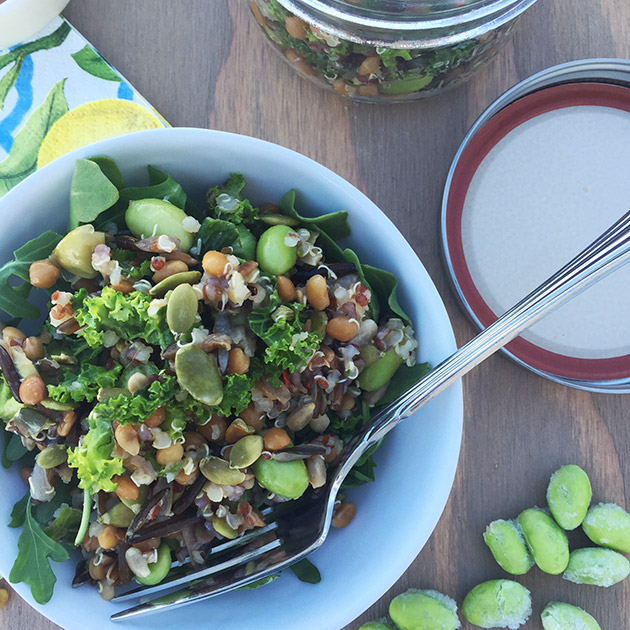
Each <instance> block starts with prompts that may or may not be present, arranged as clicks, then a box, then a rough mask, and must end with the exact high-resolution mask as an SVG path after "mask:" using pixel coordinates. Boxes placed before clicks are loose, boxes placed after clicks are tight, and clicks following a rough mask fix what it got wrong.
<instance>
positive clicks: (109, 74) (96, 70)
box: [70, 44, 123, 83]
mask: <svg viewBox="0 0 630 630" xmlns="http://www.w3.org/2000/svg"><path fill="white" fill-rule="evenodd" d="M70 56H71V57H72V58H73V59H74V60H75V61H76V62H77V65H78V66H79V68H81V70H85V72H87V73H88V74H91V75H92V76H93V77H96V78H98V79H103V80H104V81H114V82H116V83H120V82H121V81H122V80H123V79H122V77H121V76H120V75H119V74H118V72H116V70H114V68H112V67H111V66H110V65H109V64H108V63H107V62H106V61H105V59H103V58H102V57H101V56H100V55H99V54H98V53H97V52H96V51H95V50H94V48H92V46H90V45H89V44H86V45H85V46H84V47H83V48H81V50H79V51H78V52H75V53H73V54H72V55H70Z"/></svg>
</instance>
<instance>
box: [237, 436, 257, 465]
mask: <svg viewBox="0 0 630 630" xmlns="http://www.w3.org/2000/svg"><path fill="white" fill-rule="evenodd" d="M262 452H263V439H262V437H261V436H260V435H247V436H245V437H243V438H241V439H240V440H239V441H238V442H237V443H236V444H235V445H234V446H233V447H232V450H231V451H230V468H247V467H248V466H251V465H252V464H253V463H254V462H255V461H256V460H257V459H258V458H259V457H260V455H261V453H262Z"/></svg>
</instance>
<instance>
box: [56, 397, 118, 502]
mask: <svg viewBox="0 0 630 630" xmlns="http://www.w3.org/2000/svg"><path fill="white" fill-rule="evenodd" d="M97 406H98V405H97ZM88 423H89V425H90V429H89V431H88V432H87V433H86V435H85V437H84V438H83V443H82V444H81V445H80V446H77V447H76V448H75V449H68V465H69V466H70V467H71V468H76V469H77V477H78V478H79V487H80V488H83V489H84V490H90V491H91V492H97V491H98V490H104V491H105V492H114V490H115V489H116V484H115V483H114V482H113V481H112V477H113V476H114V475H121V474H122V473H123V472H124V466H123V462H122V459H120V458H119V457H112V449H113V448H114V434H113V432H112V427H111V423H110V421H109V420H106V419H105V418H102V417H99V416H98V415H97V414H96V413H95V412H94V410H92V413H90V415H89V417H88Z"/></svg>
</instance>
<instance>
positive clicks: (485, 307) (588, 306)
mask: <svg viewBox="0 0 630 630" xmlns="http://www.w3.org/2000/svg"><path fill="white" fill-rule="evenodd" d="M628 77H629V78H630V72H629V74H628ZM557 80H558V79H557V78H556V82H557ZM539 84H540V81H539ZM537 87H539V88H540V85H538V86H537ZM502 98H503V97H502ZM489 109H491V110H493V111H494V112H496V113H494V114H493V115H491V116H488V119H487V120H486V121H485V122H484V123H483V124H481V125H479V127H478V128H477V130H476V132H475V133H474V134H472V135H470V136H469V137H468V138H467V140H466V141H465V146H463V147H462V148H460V152H459V153H458V157H457V158H456V161H455V163H454V165H453V167H452V169H451V175H450V176H449V183H448V184H447V190H446V191H445V198H444V206H443V237H444V246H445V253H446V259H447V262H448V265H449V269H450V272H451V275H452V277H453V280H454V283H455V286H456V288H457V291H458V293H459V295H460V297H461V298H462V300H463V302H464V304H465V306H466V308H467V309H468V311H469V313H470V314H471V315H472V316H473V318H474V319H475V321H476V322H477V323H478V324H480V325H481V326H484V327H485V326H487V325H489V324H490V323H492V322H493V321H494V320H495V319H496V318H497V317H498V316H499V315H501V314H502V313H503V312H504V311H505V310H507V309H508V308H509V307H510V306H512V304H514V303H515V302H517V301H518V300H519V299H520V298H522V297H523V296H525V295H526V294H527V293H528V292H529V291H530V290H532V289H533V288H535V287H536V286H537V285H538V284H540V282H542V281H543V280H544V279H546V278H547V277H548V276H549V275H551V274H552V273H553V272H554V271H556V270H557V269H558V268H560V267H561V266H562V265H563V264H564V263H566V262H567V261H568V260H569V259H570V258H572V257H573V256H574V255H575V254H577V253H578V252H579V251H580V250H581V249H583V248H584V247H585V246H586V245H588V244H589V243H590V242H591V241H592V240H593V239H594V238H595V237H596V236H598V235H599V234H600V233H601V232H602V231H604V230H605V229H606V228H607V227H608V226H609V225H610V224H612V223H613V222H614V221H615V220H616V219H617V218H618V217H619V216H621V215H622V214H623V213H624V212H626V211H627V210H628V208H630V169H629V167H630V88H629V87H626V86H624V85H614V84H611V83H599V82H584V81H581V82H573V83H566V84H560V85H552V86H550V87H544V86H543V87H542V89H538V90H537V91H535V92H532V93H529V94H526V95H525V96H519V97H517V98H516V99H515V100H512V101H507V102H505V106H504V107H503V108H502V109H499V108H498V107H497V103H495V104H493V106H491V108H489ZM482 118H483V117H482ZM629 287H630V267H625V268H622V269H620V270H619V271H617V272H615V273H613V274H611V275H610V276H609V277H607V278H605V279H603V280H602V281H600V282H599V283H598V284H597V285H595V286H593V287H591V288H590V289H588V290H587V291H585V292H584V293H583V294H581V295H579V296H577V297H576V298H574V299H573V300H572V301H571V302H569V303H567V304H566V305H564V306H562V307H560V308H559V309H558V310H556V311H555V312H553V313H551V314H550V315H549V316H547V317H546V318H545V319H543V320H541V321H540V322H537V323H536V324H535V325H534V326H532V327H531V328H530V329H529V330H527V331H525V332H524V333H523V334H522V335H521V336H520V337H519V338H517V339H515V340H514V341H513V342H511V343H510V344H508V346H507V347H506V352H507V353H508V354H509V355H511V356H512V357H513V358H515V359H516V360H517V361H519V362H521V363H522V364H524V365H525V366H527V367H529V368H531V369H532V370H534V371H536V372H537V373H540V374H542V375H543V376H546V377H548V378H551V379H553V380H557V381H560V382H563V383H565V384H567V385H572V386H576V387H582V388H584V389H596V390H602V391H606V390H607V386H608V385H610V390H611V391H620V390H619V387H620V386H621V387H622V388H623V385H624V383H627V384H628V388H629V389H630V290H628V288H629Z"/></svg>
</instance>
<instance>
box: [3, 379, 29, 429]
mask: <svg viewBox="0 0 630 630" xmlns="http://www.w3.org/2000/svg"><path fill="white" fill-rule="evenodd" d="M23 406H24V405H23V404H22V403H19V402H18V401H17V400H15V398H13V394H12V393H11V389H10V388H9V385H8V383H7V381H6V379H5V378H4V375H3V374H2V372H0V420H4V421H5V422H7V421H8V420H11V418H13V416H14V415H15V414H16V413H17V412H18V411H19V410H20V409H21V408H22V407H23Z"/></svg>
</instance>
